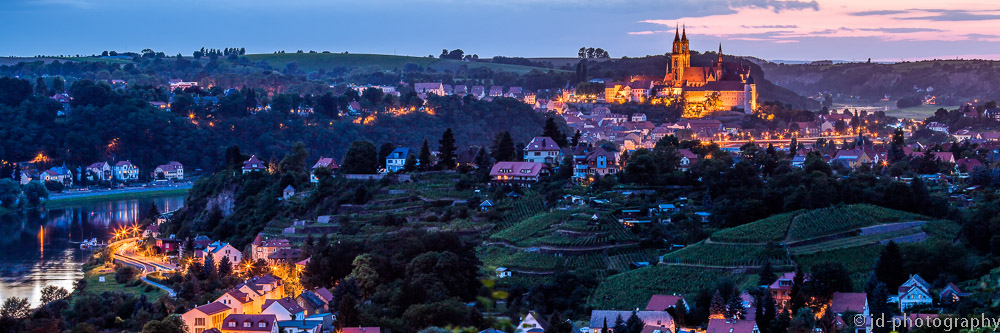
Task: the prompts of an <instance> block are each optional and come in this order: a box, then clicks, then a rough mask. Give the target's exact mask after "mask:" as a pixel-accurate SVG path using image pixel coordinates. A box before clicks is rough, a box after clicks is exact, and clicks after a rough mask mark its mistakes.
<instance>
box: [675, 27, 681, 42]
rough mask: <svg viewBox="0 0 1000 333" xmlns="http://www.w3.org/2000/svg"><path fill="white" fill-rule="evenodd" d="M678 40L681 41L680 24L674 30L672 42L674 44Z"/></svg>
mask: <svg viewBox="0 0 1000 333" xmlns="http://www.w3.org/2000/svg"><path fill="white" fill-rule="evenodd" d="M679 40H681V26H680V24H678V25H677V26H676V27H675V28H674V41H675V42H676V41H679Z"/></svg>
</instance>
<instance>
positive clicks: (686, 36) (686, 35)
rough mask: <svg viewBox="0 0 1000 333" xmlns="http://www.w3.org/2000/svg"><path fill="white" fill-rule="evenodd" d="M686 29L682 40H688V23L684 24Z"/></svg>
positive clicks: (683, 31) (682, 34) (682, 33)
mask: <svg viewBox="0 0 1000 333" xmlns="http://www.w3.org/2000/svg"><path fill="white" fill-rule="evenodd" d="M683 29H684V30H682V32H681V40H685V41H686V40H688V32H687V30H688V29H687V24H684V28H683Z"/></svg>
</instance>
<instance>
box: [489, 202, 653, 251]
mask: <svg viewBox="0 0 1000 333" xmlns="http://www.w3.org/2000/svg"><path fill="white" fill-rule="evenodd" d="M593 214H594V212H592V211H589V210H583V211H572V212H570V211H554V212H550V213H543V214H538V215H535V216H532V217H529V218H527V219H525V220H524V221H521V222H518V223H515V224H513V225H511V226H510V227H507V228H506V229H503V230H501V231H499V232H497V233H495V234H493V236H492V237H491V238H490V240H493V241H503V242H507V243H510V244H513V245H516V246H522V247H528V246H542V245H549V246H559V247H579V248H591V247H599V246H607V245H617V244H624V243H627V242H634V241H635V240H636V237H635V235H633V234H632V233H631V232H629V231H628V230H626V229H625V227H623V226H622V225H621V224H620V223H618V222H615V221H613V220H611V219H610V218H607V217H603V218H601V219H600V220H598V221H596V222H595V221H591V219H590V216H592V215H593Z"/></svg>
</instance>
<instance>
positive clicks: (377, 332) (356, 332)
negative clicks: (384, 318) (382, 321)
mask: <svg viewBox="0 0 1000 333" xmlns="http://www.w3.org/2000/svg"><path fill="white" fill-rule="evenodd" d="M381 331H382V330H381V329H380V328H378V327H344V328H343V329H341V332H340V333H381Z"/></svg>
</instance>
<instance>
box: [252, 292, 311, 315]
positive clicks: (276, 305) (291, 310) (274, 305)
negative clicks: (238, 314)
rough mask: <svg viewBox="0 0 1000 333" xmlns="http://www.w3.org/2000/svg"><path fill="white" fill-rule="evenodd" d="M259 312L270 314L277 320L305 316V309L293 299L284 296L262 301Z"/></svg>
mask: <svg viewBox="0 0 1000 333" xmlns="http://www.w3.org/2000/svg"><path fill="white" fill-rule="evenodd" d="M260 313H261V314H272V315H274V316H275V317H277V318H278V320H303V319H305V318H306V309H304V308H302V306H300V305H299V303H298V302H296V301H295V299H292V298H291V297H285V298H281V299H269V300H266V301H264V305H263V306H262V307H261V310H260Z"/></svg>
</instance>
